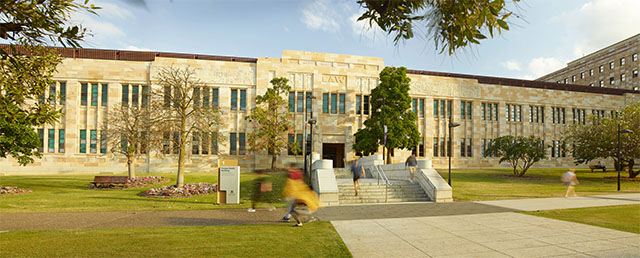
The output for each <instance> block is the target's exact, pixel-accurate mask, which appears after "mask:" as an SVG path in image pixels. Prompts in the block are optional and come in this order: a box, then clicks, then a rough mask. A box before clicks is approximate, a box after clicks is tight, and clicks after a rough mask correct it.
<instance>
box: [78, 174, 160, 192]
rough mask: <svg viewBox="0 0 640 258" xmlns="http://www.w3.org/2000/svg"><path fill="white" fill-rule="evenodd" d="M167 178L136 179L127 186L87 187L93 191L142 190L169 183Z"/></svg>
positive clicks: (105, 185) (100, 185)
mask: <svg viewBox="0 0 640 258" xmlns="http://www.w3.org/2000/svg"><path fill="white" fill-rule="evenodd" d="M169 181H170V180H169V179H168V178H164V177H161V176H160V177H156V176H148V177H136V178H135V179H134V180H131V179H130V180H129V182H128V183H127V184H124V185H121V184H98V186H95V185H93V184H89V185H87V187H88V188H89V189H93V190H122V189H132V188H143V187H149V186H152V185H157V184H164V183H167V182H169Z"/></svg>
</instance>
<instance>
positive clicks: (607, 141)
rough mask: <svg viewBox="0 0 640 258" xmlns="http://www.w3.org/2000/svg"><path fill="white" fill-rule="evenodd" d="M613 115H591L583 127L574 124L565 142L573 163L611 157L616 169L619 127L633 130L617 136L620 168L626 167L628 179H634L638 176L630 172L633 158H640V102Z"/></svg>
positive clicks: (584, 162)
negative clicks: (570, 148)
mask: <svg viewBox="0 0 640 258" xmlns="http://www.w3.org/2000/svg"><path fill="white" fill-rule="evenodd" d="M613 114H614V115H612V116H608V117H600V116H598V115H592V116H590V117H589V118H588V120H589V121H588V122H587V123H585V124H573V125H572V126H571V127H570V128H569V130H568V131H567V134H566V135H565V137H566V141H567V142H569V143H572V148H573V159H574V162H575V163H576V164H586V163H589V162H590V161H592V160H594V159H607V158H611V159H613V161H614V162H615V164H616V168H617V164H618V124H620V128H621V129H631V130H634V131H633V132H632V133H625V134H620V143H621V148H620V150H621V156H620V164H622V167H625V166H628V169H629V177H630V178H634V177H636V176H638V174H639V173H640V172H636V171H633V164H634V163H635V162H634V158H636V159H637V158H638V157H640V132H637V128H640V102H637V103H632V104H630V105H628V106H626V107H625V108H624V109H623V110H621V111H615V113H613ZM616 114H617V115H616ZM620 169H622V168H620Z"/></svg>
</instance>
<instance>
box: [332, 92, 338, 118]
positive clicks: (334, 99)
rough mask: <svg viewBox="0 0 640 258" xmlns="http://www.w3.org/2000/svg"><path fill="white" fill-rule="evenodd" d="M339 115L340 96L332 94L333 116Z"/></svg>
mask: <svg viewBox="0 0 640 258" xmlns="http://www.w3.org/2000/svg"><path fill="white" fill-rule="evenodd" d="M337 113H338V94H336V93H331V114H337Z"/></svg>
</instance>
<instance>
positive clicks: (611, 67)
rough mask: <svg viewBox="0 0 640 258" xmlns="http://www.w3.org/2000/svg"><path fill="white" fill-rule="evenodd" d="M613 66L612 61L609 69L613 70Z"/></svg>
mask: <svg viewBox="0 0 640 258" xmlns="http://www.w3.org/2000/svg"><path fill="white" fill-rule="evenodd" d="M613 64H614V62H613V61H611V62H609V69H613Z"/></svg>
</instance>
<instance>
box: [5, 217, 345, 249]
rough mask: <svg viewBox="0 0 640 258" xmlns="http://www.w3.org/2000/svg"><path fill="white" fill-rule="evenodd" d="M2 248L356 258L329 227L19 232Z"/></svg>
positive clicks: (322, 224) (7, 235)
mask: <svg viewBox="0 0 640 258" xmlns="http://www.w3.org/2000/svg"><path fill="white" fill-rule="evenodd" d="M256 232H258V234H256ZM0 242H1V243H2V248H0V257H121V256H124V257H351V253H350V252H349V250H348V249H347V247H346V246H345V244H344V242H343V241H342V239H341V238H340V236H339V235H338V233H337V232H336V231H335V228H334V227H333V226H332V225H331V223H329V222H314V223H307V224H305V225H304V227H301V228H293V227H290V224H287V225H285V224H265V225H241V226H240V225H238V226H206V227H161V228H119V229H88V230H46V231H14V232H6V233H1V234H0Z"/></svg>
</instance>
